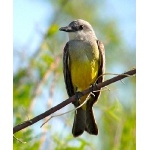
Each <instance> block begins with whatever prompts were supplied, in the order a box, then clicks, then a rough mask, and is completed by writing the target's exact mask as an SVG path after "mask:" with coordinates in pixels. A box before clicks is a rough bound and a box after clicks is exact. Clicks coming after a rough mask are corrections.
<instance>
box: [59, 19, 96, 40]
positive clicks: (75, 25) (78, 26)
mask: <svg viewBox="0 0 150 150" xmlns="http://www.w3.org/2000/svg"><path fill="white" fill-rule="evenodd" d="M59 30H60V31H65V32H68V34H69V39H70V40H91V39H97V38H96V35H95V33H94V30H93V28H92V26H91V25H90V24H89V23H88V22H87V21H85V20H82V19H77V20H74V21H72V22H71V23H70V24H69V25H68V26H66V27H61V28H60V29H59Z"/></svg>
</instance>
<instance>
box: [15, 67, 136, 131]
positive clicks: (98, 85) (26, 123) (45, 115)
mask: <svg viewBox="0 0 150 150" xmlns="http://www.w3.org/2000/svg"><path fill="white" fill-rule="evenodd" d="M134 74H136V69H132V70H130V71H128V72H125V73H123V74H120V75H118V76H116V77H113V78H111V79H109V80H106V81H104V82H102V83H99V84H97V85H96V86H93V87H90V88H88V89H86V90H84V91H82V94H80V95H79V98H81V97H82V96H84V95H86V94H89V93H90V92H92V91H96V90H98V89H100V88H102V87H105V86H107V85H109V84H111V83H114V82H117V81H119V80H121V79H123V78H126V77H129V76H132V75H134ZM75 100H76V96H75V95H73V96H72V97H70V98H68V99H67V100H65V101H63V102H62V103H60V104H58V105H57V106H54V107H52V108H51V109H49V110H47V111H46V112H44V113H42V114H40V115H38V116H36V117H34V118H32V119H30V120H28V121H25V122H23V123H21V124H19V125H17V126H15V127H14V128H13V133H16V132H18V131H20V130H22V129H24V128H26V127H28V126H31V125H32V124H34V123H36V122H38V121H40V120H41V119H43V118H45V117H47V116H49V115H51V114H52V113H54V112H56V111H58V110H59V109H61V108H63V107H65V106H66V105H68V104H70V103H72V102H74V101H75Z"/></svg>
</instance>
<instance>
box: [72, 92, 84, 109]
mask: <svg viewBox="0 0 150 150" xmlns="http://www.w3.org/2000/svg"><path fill="white" fill-rule="evenodd" d="M82 96H83V93H82V92H80V91H78V92H75V99H76V100H75V101H74V102H73V104H74V105H75V106H76V107H78V106H79V100H80V97H82Z"/></svg>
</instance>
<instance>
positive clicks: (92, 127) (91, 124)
mask: <svg viewBox="0 0 150 150" xmlns="http://www.w3.org/2000/svg"><path fill="white" fill-rule="evenodd" d="M85 130H86V131H87V132H88V133H89V134H93V135H98V127H97V124H96V122H95V118H94V113H93V110H92V107H89V106H88V107H87V109H86V128H85Z"/></svg>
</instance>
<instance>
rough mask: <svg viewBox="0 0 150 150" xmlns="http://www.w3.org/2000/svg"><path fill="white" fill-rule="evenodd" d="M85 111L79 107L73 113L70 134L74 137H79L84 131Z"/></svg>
mask: <svg viewBox="0 0 150 150" xmlns="http://www.w3.org/2000/svg"><path fill="white" fill-rule="evenodd" d="M85 123H86V110H84V109H82V108H81V107H80V108H78V109H77V110H76V111H75V116H74V123H73V128H72V134H73V136H74V137H77V136H79V135H81V134H82V133H83V132H84V130H85Z"/></svg>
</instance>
